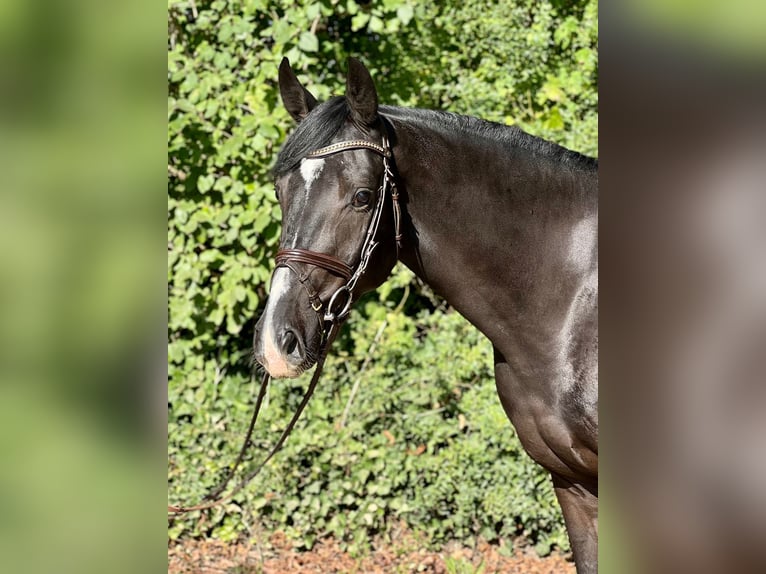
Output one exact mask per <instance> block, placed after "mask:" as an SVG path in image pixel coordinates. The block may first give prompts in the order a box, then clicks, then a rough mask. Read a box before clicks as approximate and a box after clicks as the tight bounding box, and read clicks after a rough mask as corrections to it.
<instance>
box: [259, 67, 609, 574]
mask: <svg viewBox="0 0 766 574" xmlns="http://www.w3.org/2000/svg"><path fill="white" fill-rule="evenodd" d="M279 87H280V92H281V95H282V99H283V102H284V105H285V107H286V109H287V111H288V112H289V113H290V115H291V116H292V117H293V118H294V119H295V121H296V122H297V123H298V126H297V129H296V130H295V132H294V133H293V134H292V135H291V136H290V137H289V139H288V140H287V142H286V143H285V144H284V146H283V147H282V149H281V150H280V152H279V156H278V158H277V162H276V165H275V167H274V175H275V181H276V189H277V195H278V198H279V202H280V205H281V208H282V236H281V239H280V245H279V252H278V255H277V267H276V269H275V271H274V274H273V276H272V282H271V292H270V296H269V299H268V302H267V304H266V308H265V311H264V313H263V315H262V316H261V318H260V319H259V321H258V323H257V325H256V331H255V338H254V343H253V344H254V353H255V357H256V359H257V360H258V362H260V363H261V364H262V365H263V366H264V367H265V369H266V370H267V371H268V372H269V374H271V375H272V376H274V377H296V376H298V375H300V374H301V373H302V372H304V371H305V370H306V369H308V368H310V367H311V366H312V365H313V364H314V363H315V362H316V361H317V358H318V356H319V355H320V352H321V350H322V348H323V345H324V344H325V340H324V335H325V333H326V328H327V325H328V324H331V323H332V324H338V323H340V322H342V320H343V319H344V318H345V314H346V313H347V312H348V308H349V307H350V305H351V303H352V302H353V301H355V300H357V299H358V298H359V296H360V295H361V294H363V293H365V292H367V291H369V290H372V289H374V288H376V287H377V286H379V285H380V284H381V283H383V282H384V281H385V280H386V278H387V277H388V275H389V273H390V272H391V270H392V268H393V266H394V264H395V263H396V261H397V259H398V260H401V261H402V262H403V263H404V264H405V265H406V266H407V267H409V268H410V269H411V270H412V271H413V272H414V273H415V274H416V275H417V276H418V277H420V278H421V279H422V280H423V281H425V282H426V283H427V284H428V285H430V286H431V287H432V288H433V289H434V291H436V292H437V293H439V294H440V295H441V296H442V297H444V298H445V299H446V300H447V301H448V302H449V303H450V304H451V305H452V306H453V307H454V308H455V309H457V310H458V311H459V312H460V313H461V314H462V315H464V316H465V317H466V318H467V319H468V320H469V321H470V322H471V323H473V324H474V325H475V326H476V327H477V328H478V329H479V330H480V331H481V332H482V333H484V335H486V336H487V338H488V339H489V340H490V341H491V343H492V345H493V348H494V362H495V381H496V386H497V392H498V395H499V397H500V401H501V403H502V405H503V408H504V409H505V412H506V413H507V415H508V418H509V419H510V420H511V422H512V423H513V425H514V426H515V428H516V431H517V434H518V436H519V439H520V440H521V443H522V445H523V446H524V448H525V450H526V451H527V453H529V455H530V456H531V457H532V458H533V459H534V460H535V461H536V462H537V463H539V464H540V465H542V466H543V467H544V468H546V469H547V470H548V471H549V472H550V473H551V476H552V478H553V486H554V489H555V492H556V496H557V498H558V500H559V503H560V504H561V508H562V510H563V514H564V521H565V524H566V527H567V532H568V534H569V539H570V542H571V546H572V550H573V554H574V558H575V563H576V566H577V571H578V573H579V574H586V573H593V572H596V571H597V568H598V565H597V558H598V534H597V522H598V386H597V366H598V365H597V352H598V332H597V328H598V317H597V315H598V247H597V229H598V217H597V213H598V161H597V160H596V159H593V158H590V157H586V156H584V155H581V154H578V153H575V152H572V151H569V150H567V149H565V148H563V147H560V146H558V145H555V144H553V143H550V142H546V141H544V140H541V139H539V138H535V137H533V136H531V135H529V134H526V133H524V132H523V131H521V130H519V129H518V128H515V127H509V126H503V125H499V124H495V123H490V122H486V121H482V120H479V119H476V118H472V117H465V116H460V115H456V114H451V113H446V112H439V111H430V110H420V109H408V108H400V107H391V106H381V105H378V97H377V92H376V89H375V86H374V83H373V81H372V78H371V76H370V74H369V72H368V71H367V69H366V68H365V67H364V65H363V64H362V63H361V62H359V61H358V60H355V59H350V60H349V71H348V77H347V82H346V94H345V96H340V97H333V98H331V99H329V100H328V101H326V102H324V103H321V104H320V103H318V102H317V100H316V99H315V98H314V96H312V95H311V93H309V92H308V91H307V90H306V89H305V88H304V87H303V86H302V85H301V84H300V82H299V81H298V79H297V77H296V76H295V73H294V72H293V70H292V69H291V68H290V64H289V62H288V61H287V60H286V59H284V60H283V61H282V64H281V66H280V68H279Z"/></svg>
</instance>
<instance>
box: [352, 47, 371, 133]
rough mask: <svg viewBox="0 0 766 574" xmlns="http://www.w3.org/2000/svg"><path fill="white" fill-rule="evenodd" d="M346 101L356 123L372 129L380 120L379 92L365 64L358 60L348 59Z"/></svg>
mask: <svg viewBox="0 0 766 574" xmlns="http://www.w3.org/2000/svg"><path fill="white" fill-rule="evenodd" d="M346 100H347V101H348V105H349V107H350V108H351V115H352V117H353V119H354V121H355V122H356V123H358V124H360V125H363V126H367V127H371V126H372V125H373V124H374V123H375V121H376V120H377V118H378V92H377V91H376V90H375V83H374V82H373V81H372V76H370V72H368V71H367V68H365V67H364V64H362V62H360V61H359V60H357V59H356V58H349V59H348V76H347V77H346Z"/></svg>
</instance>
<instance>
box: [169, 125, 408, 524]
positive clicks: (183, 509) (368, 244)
mask: <svg viewBox="0 0 766 574" xmlns="http://www.w3.org/2000/svg"><path fill="white" fill-rule="evenodd" d="M381 125H382V126H383V127H382V129H383V138H382V140H383V141H382V143H383V145H378V144H376V143H373V142H370V141H366V140H349V141H344V142H338V143H334V144H331V145H328V146H326V147H323V148H319V149H316V150H314V151H312V152H310V153H309V154H308V155H307V156H306V157H307V158H320V157H326V156H328V155H333V154H336V153H340V152H344V151H349V150H354V149H369V150H371V151H373V152H375V153H377V154H379V155H381V156H382V157H383V182H382V183H381V186H380V188H379V189H378V202H377V204H376V205H375V211H374V212H373V214H372V218H371V219H370V224H369V226H368V228H367V234H366V235H365V238H364V243H363V244H362V250H361V255H360V259H359V263H358V265H357V266H356V269H355V270H352V268H351V266H350V265H348V264H346V263H345V262H343V261H341V260H340V259H338V258H337V257H335V256H333V255H329V254H327V253H318V252H316V251H309V250H307V249H281V250H279V251H278V252H277V256H276V267H275V270H276V269H278V268H280V267H286V268H288V269H290V270H291V271H292V272H293V273H295V274H296V276H297V277H298V280H299V282H300V283H301V285H303V287H304V288H305V289H306V291H307V293H308V295H309V301H310V303H311V308H312V309H313V310H314V311H315V312H316V314H317V317H318V319H319V322H320V326H321V327H322V331H323V332H324V331H325V328H326V325H328V324H329V329H327V331H326V336H325V340H324V344H323V346H322V350H321V352H320V354H319V359H318V360H317V364H316V368H315V369H314V374H313V375H312V377H311V382H310V383H309V386H308V388H307V389H306V393H305V394H304V395H303V399H302V400H301V403H300V404H299V405H298V408H297V409H296V411H295V413H294V414H293V417H292V418H291V419H290V422H289V423H288V424H287V426H286V427H285V429H284V430H283V431H282V434H281V435H280V437H279V439H278V440H277V442H276V444H275V445H274V446H273V447H272V449H271V451H269V454H268V455H266V458H264V459H263V460H262V461H261V463H260V464H259V465H258V466H257V467H255V469H253V470H252V471H251V472H249V473H248V474H247V475H246V476H245V477H244V478H243V479H242V480H240V482H239V483H237V485H236V486H235V487H234V488H233V489H232V490H231V491H230V492H229V493H228V494H226V495H224V496H221V493H222V492H223V491H224V490H225V489H226V487H227V486H228V484H229V482H231V479H232V478H233V477H234V473H235V472H236V470H237V468H238V467H239V465H240V463H241V462H242V460H243V459H244V457H245V453H246V452H247V449H248V448H249V447H250V445H251V438H252V435H253V429H254V428H255V423H256V421H257V420H258V415H259V413H260V411H261V405H262V404H263V399H264V397H265V396H266V390H267V388H268V385H269V381H270V379H271V377H270V376H269V374H268V373H264V375H263V379H262V380H261V386H260V389H259V391H258V398H257V399H256V401H255V408H254V410H253V416H252V418H251V419H250V424H249V426H248V429H247V434H246V435H245V440H244V442H243V444H242V448H241V449H240V451H239V455H238V456H237V459H236V460H235V462H234V465H233V466H232V467H231V469H230V470H229V472H228V473H227V475H226V478H225V479H224V480H223V482H222V483H221V484H219V485H218V486H217V487H216V488H214V489H213V490H212V491H210V493H208V494H207V495H206V496H205V498H204V499H203V502H202V503H200V504H196V505H194V506H176V505H170V504H169V505H168V515H169V516H171V517H172V516H178V515H181V514H186V513H187V512H193V511H195V510H207V509H209V508H214V507H216V506H219V505H221V504H223V503H224V502H227V501H229V500H231V499H232V498H233V497H234V496H235V495H236V494H237V493H239V492H240V491H241V490H242V489H243V488H245V486H247V485H248V484H249V483H250V481H251V480H253V478H255V477H256V476H257V475H258V474H259V473H260V472H261V470H262V469H263V467H264V466H266V464H267V463H268V462H269V461H270V460H271V459H272V457H273V456H274V455H275V454H276V453H277V452H278V451H279V450H280V449H281V448H282V446H283V445H284V443H285V441H286V440H287V437H288V436H289V435H290V433H291V432H292V430H293V428H294V427H295V423H296V422H298V418H299V417H300V416H301V414H302V413H303V411H304V409H305V408H306V405H307V404H308V402H309V399H311V396H312V395H313V394H314V390H315V389H316V386H317V384H318V383H319V378H320V376H321V375H322V370H323V369H324V363H325V360H326V359H327V355H328V354H329V352H330V347H331V346H332V343H333V341H335V338H336V337H337V335H338V332H339V331H340V327H341V325H342V324H343V321H344V320H345V318H346V317H347V316H348V313H349V311H350V310H351V304H352V301H353V290H354V287H356V283H357V281H358V280H359V278H360V277H361V276H362V275H363V274H364V272H365V270H366V269H367V265H368V264H369V262H370V258H371V257H372V253H373V251H374V250H375V248H376V247H377V246H378V245H379V242H377V241H375V235H377V232H378V227H379V226H380V219H381V216H382V214H383V207H384V204H385V198H386V192H387V191H388V190H389V189H390V190H391V200H392V203H393V211H394V229H395V240H396V255H397V258H398V257H399V249H400V248H401V242H402V234H401V227H400V226H401V208H400V205H399V192H398V190H397V188H396V182H395V179H394V174H393V171H392V170H391V164H390V160H391V158H392V157H393V154H392V152H391V148H390V145H389V142H388V137H387V134H386V128H385V123H383V122H382V121H381ZM295 263H298V264H303V265H313V266H315V267H320V268H322V269H324V270H326V271H329V272H330V273H333V274H334V275H337V276H339V277H342V278H343V279H345V280H346V283H345V284H344V285H342V286H341V287H340V288H339V289H337V290H336V291H335V292H334V293H333V294H332V296H331V297H330V300H329V301H328V302H327V305H326V306H325V304H324V303H323V301H322V300H321V298H320V297H319V294H318V292H317V291H316V290H315V289H314V288H313V287H312V286H311V283H310V281H309V275H308V273H300V272H299V271H298V269H297V268H296V267H295V265H294V264H295ZM339 296H342V297H345V301H344V302H343V304H342V306H341V307H340V308H339V309H338V310H337V311H333V309H335V307H336V305H338V304H339V300H338V297H339ZM323 311H324V312H323ZM211 499H212V500H211ZM205 501H207V502H205Z"/></svg>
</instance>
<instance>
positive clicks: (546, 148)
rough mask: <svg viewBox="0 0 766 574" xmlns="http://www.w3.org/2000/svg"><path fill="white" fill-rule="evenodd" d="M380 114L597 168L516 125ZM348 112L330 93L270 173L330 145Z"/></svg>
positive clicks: (395, 110)
mask: <svg viewBox="0 0 766 574" xmlns="http://www.w3.org/2000/svg"><path fill="white" fill-rule="evenodd" d="M380 113H381V115H383V116H385V117H387V118H398V119H402V120H404V121H407V120H419V121H420V122H422V123H425V124H426V125H428V126H429V127H432V128H435V129H438V130H439V131H441V132H443V133H445V134H453V135H454V134H455V133H459V134H463V135H464V136H465V139H469V140H470V139H474V140H475V139H477V138H478V139H483V140H487V141H490V142H493V143H495V144H499V145H501V146H503V147H519V148H522V149H526V150H529V151H530V152H532V153H534V154H535V155H539V156H541V157H546V158H549V159H551V160H553V161H556V162H558V163H561V164H564V165H567V166H570V167H574V168H577V169H585V170H594V169H596V168H597V167H598V159H596V158H592V157H589V156H586V155H583V154H581V153H578V152H575V151H572V150H569V149H567V148H565V147H563V146H560V145H558V144H555V143H553V142H550V141H547V140H544V139H542V138H538V137H536V136H533V135H530V134H528V133H527V132H525V131H523V130H521V129H519V128H518V127H516V126H506V125H503V124H498V123H494V122H488V121H486V120H481V119H478V118H474V117H471V116H463V115H459V114H455V113H452V112H443V111H435V110H424V109H418V108H400V107H395V106H380ZM348 115H349V107H348V104H347V102H346V98H345V97H343V96H334V97H332V98H330V99H329V100H327V101H326V102H324V103H323V104H321V105H319V106H317V107H316V108H315V109H314V110H312V111H311V113H310V114H309V115H308V116H306V119H305V120H304V121H302V122H301V123H300V124H298V127H297V128H296V129H295V131H294V132H293V133H292V135H291V136H290V137H289V138H288V139H287V141H286V142H285V144H284V145H283V146H282V149H281V150H280V151H279V155H278V156H277V161H276V163H275V165H274V167H273V169H272V173H273V175H274V176H275V177H280V176H282V175H284V174H285V173H287V172H289V171H290V170H292V169H293V168H295V166H297V165H298V164H299V163H300V161H301V160H302V159H303V158H304V157H306V155H307V154H308V153H309V152H310V151H312V150H315V149H318V148H320V147H324V146H326V145H328V144H330V142H331V141H332V140H333V138H334V137H335V134H337V133H338V130H340V128H341V127H342V126H343V123H344V122H345V121H346V119H347V118H348Z"/></svg>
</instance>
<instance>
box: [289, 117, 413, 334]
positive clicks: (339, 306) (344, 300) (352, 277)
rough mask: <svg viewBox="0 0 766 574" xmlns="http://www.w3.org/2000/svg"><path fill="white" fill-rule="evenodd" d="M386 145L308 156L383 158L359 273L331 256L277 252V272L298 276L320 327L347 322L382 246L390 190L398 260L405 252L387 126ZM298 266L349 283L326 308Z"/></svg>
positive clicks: (345, 145) (362, 144)
mask: <svg viewBox="0 0 766 574" xmlns="http://www.w3.org/2000/svg"><path fill="white" fill-rule="evenodd" d="M382 144H383V145H378V144H376V143H373V142H370V141H366V140H348V141H344V142H337V143H334V144H331V145H328V146H326V147H323V148H319V149H316V150H314V151H312V152H310V153H309V154H308V155H307V156H306V158H307V159H314V158H321V157H327V156H329V155H334V154H336V153H341V152H344V151H350V150H356V149H368V150H370V151H373V152H375V153H377V154H378V155H380V156H381V157H382V158H383V181H382V182H381V185H380V187H379V188H378V202H377V203H376V205H375V210H374V211H373V213H372V218H371V219H370V224H369V226H368V227H367V234H366V235H365V237H364V243H363V244H362V250H361V252H360V258H359V263H358V264H357V266H356V269H352V267H351V266H350V265H348V264H347V263H346V262H344V261H341V260H340V259H338V258H337V257H335V256H333V255H329V254H327V253H318V252H316V251H310V250H308V249H280V250H279V251H278V252H277V256H276V267H275V269H278V268H279V267H286V268H288V269H290V270H291V271H292V272H293V273H295V274H296V276H297V277H298V280H299V281H300V282H301V284H302V285H303V287H304V288H305V289H306V291H307V293H308V295H309V301H310V302H311V308H312V309H314V311H316V313H317V315H318V316H319V320H320V323H323V322H326V323H336V322H340V321H342V320H343V319H345V317H346V316H347V315H348V313H349V311H350V310H351V303H352V299H353V291H354V287H356V283H357V281H359V278H360V277H361V276H362V275H363V274H364V272H365V270H366V269H367V265H368V264H369V262H370V258H371V257H372V253H373V251H375V248H376V247H377V246H378V245H379V244H380V243H379V242H378V241H375V236H376V235H377V232H378V227H379V226H380V219H381V216H382V214H383V206H384V204H385V201H386V195H387V192H388V190H391V201H392V204H393V210H394V229H395V240H396V255H397V258H398V257H399V249H400V248H401V242H402V234H401V228H400V226H401V208H400V206H399V191H398V190H397V188H396V181H395V179H394V174H393V171H392V170H391V158H392V157H393V154H392V152H391V147H390V145H389V142H388V137H387V135H386V132H385V126H383V138H382ZM294 263H302V264H306V265H312V266H314V267H319V268H321V269H324V270H325V271H329V272H330V273H332V274H333V275H337V276H339V277H342V278H343V279H345V281H346V283H345V284H344V285H343V286H341V287H340V288H339V289H338V290H337V291H335V293H333V294H332V296H331V297H330V300H329V301H328V302H327V305H325V304H324V302H323V301H322V299H321V298H320V297H319V293H318V292H317V291H316V289H314V288H313V286H312V285H311V283H310V281H309V272H304V273H301V272H300V271H299V270H298V269H297V268H296V267H295V266H294Z"/></svg>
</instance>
